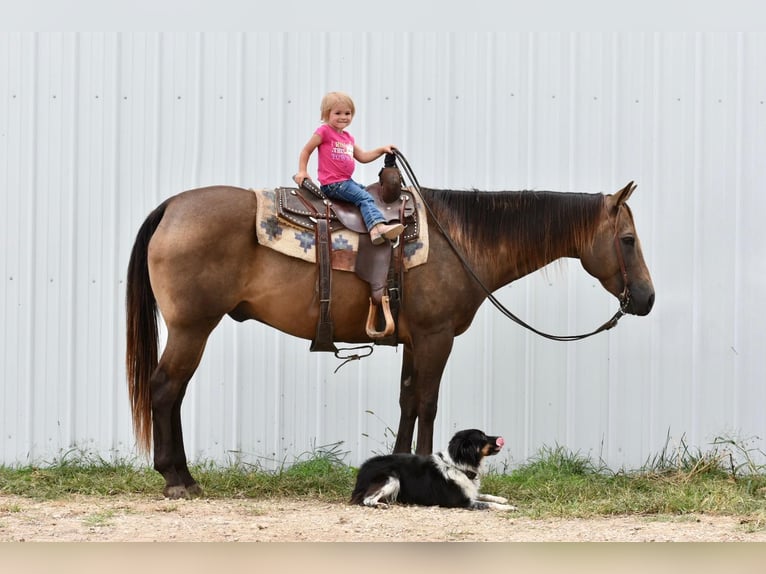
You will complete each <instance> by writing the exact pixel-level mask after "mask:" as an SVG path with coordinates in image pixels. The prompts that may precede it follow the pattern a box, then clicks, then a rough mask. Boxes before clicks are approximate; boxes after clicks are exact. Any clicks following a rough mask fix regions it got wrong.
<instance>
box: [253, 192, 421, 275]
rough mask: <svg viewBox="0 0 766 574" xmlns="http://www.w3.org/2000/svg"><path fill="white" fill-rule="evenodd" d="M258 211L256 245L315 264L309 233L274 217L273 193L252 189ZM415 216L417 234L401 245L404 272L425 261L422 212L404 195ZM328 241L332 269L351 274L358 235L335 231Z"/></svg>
mask: <svg viewBox="0 0 766 574" xmlns="http://www.w3.org/2000/svg"><path fill="white" fill-rule="evenodd" d="M251 191H252V192H253V193H255V195H256V199H257V203H258V208H257V212H256V234H257V238H258V243H260V244H261V245H263V246H265V247H269V248H271V249H274V250H275V251H278V252H280V253H283V254H284V255H288V256H290V257H297V258H298V259H302V260H304V261H309V262H312V263H315V262H316V237H315V233H314V232H313V231H310V230H308V229H298V228H297V227H294V226H292V225H289V224H288V223H287V222H286V221H285V220H283V219H281V218H279V217H278V216H277V199H276V192H275V191H274V190H273V189H253V190H251ZM407 193H408V194H409V195H410V197H411V198H412V200H413V201H415V208H416V209H417V212H418V219H419V222H420V233H419V235H418V237H417V238H416V239H415V240H413V241H410V242H407V243H405V244H404V257H403V260H404V268H405V269H411V268H412V267H416V266H418V265H422V264H423V263H425V262H426V261H427V259H428V223H427V220H426V213H425V208H424V206H423V202H422V201H421V199H420V197H419V196H418V195H417V194H415V193H412V191H411V190H409V191H408V192H407ZM330 237H331V240H332V268H333V269H336V270H338V271H354V268H355V263H356V254H357V252H358V250H359V234H358V233H356V232H354V231H351V230H349V229H339V230H338V231H334V232H333V233H331V235H330Z"/></svg>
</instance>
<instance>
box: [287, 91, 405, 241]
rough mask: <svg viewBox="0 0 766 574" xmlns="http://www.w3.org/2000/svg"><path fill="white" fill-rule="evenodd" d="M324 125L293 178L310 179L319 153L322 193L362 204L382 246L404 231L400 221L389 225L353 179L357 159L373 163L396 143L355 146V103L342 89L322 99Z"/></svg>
mask: <svg viewBox="0 0 766 574" xmlns="http://www.w3.org/2000/svg"><path fill="white" fill-rule="evenodd" d="M321 110H322V125H320V126H319V127H318V128H317V129H316V131H315V132H314V134H313V135H312V136H311V138H310V139H309V141H308V142H307V143H306V145H305V146H303V149H302V150H301V154H300V156H299V158H298V173H296V174H295V175H294V176H293V180H294V181H295V183H297V184H298V185H301V183H303V180H304V179H307V178H308V179H309V180H310V179H311V178H309V174H308V172H307V171H306V170H307V169H308V162H309V157H310V156H311V154H312V153H313V152H314V150H315V149H317V150H319V152H318V156H317V159H318V165H317V175H318V177H319V183H320V184H321V190H322V192H323V193H324V194H325V195H326V196H327V197H329V198H331V199H343V200H346V201H350V202H352V203H353V204H354V205H356V206H358V207H359V210H360V211H361V212H362V217H363V218H364V223H365V225H366V226H367V229H368V230H369V232H370V240H371V241H372V243H373V244H374V245H380V244H381V243H383V242H384V241H385V240H386V239H395V238H397V237H398V236H399V235H401V233H402V231H404V226H403V225H402V224H401V223H394V224H390V225H389V224H387V223H386V219H385V217H383V214H382V213H381V211H380V210H379V209H378V207H377V205H375V200H373V198H372V196H371V195H370V194H369V193H368V192H367V190H366V189H365V188H364V187H363V186H362V185H360V184H358V183H357V182H355V181H354V180H353V179H351V176H352V175H353V174H354V167H355V165H356V164H355V162H354V160H356V161H358V162H360V163H370V162H371V161H375V160H376V159H378V158H379V157H380V156H382V155H383V154H384V153H392V149H393V146H390V145H388V146H383V147H379V148H375V149H374V150H371V151H365V150H363V149H362V148H360V147H359V146H358V145H356V143H355V141H354V136H352V135H351V134H350V133H348V132H347V131H346V128H347V127H348V126H349V125H350V124H351V120H353V119H354V113H355V111H356V110H355V108H354V102H353V100H352V99H351V97H349V96H348V95H347V94H344V93H343V92H330V93H328V94H327V95H325V97H324V98H322V106H321Z"/></svg>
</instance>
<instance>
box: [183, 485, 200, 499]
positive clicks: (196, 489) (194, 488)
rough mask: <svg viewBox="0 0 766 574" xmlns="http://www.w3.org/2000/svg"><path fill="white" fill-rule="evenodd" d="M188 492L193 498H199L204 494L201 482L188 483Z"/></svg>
mask: <svg viewBox="0 0 766 574" xmlns="http://www.w3.org/2000/svg"><path fill="white" fill-rule="evenodd" d="M186 492H188V493H189V496H190V497H191V498H197V497H199V496H202V494H203V490H202V487H201V486H200V485H199V484H197V483H196V482H194V483H192V484H187V485H186Z"/></svg>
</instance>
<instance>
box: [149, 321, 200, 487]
mask: <svg viewBox="0 0 766 574" xmlns="http://www.w3.org/2000/svg"><path fill="white" fill-rule="evenodd" d="M214 326H215V325H212V326H210V328H209V329H203V330H201V332H199V331H198V332H194V331H183V332H176V331H171V332H170V333H169V335H168V344H167V347H166V348H165V351H164V352H163V354H162V357H161V358H160V361H159V364H158V365H157V369H156V370H155V371H154V374H153V375H152V380H151V393H152V423H153V439H154V468H155V470H157V472H159V473H160V474H162V476H163V477H164V478H165V489H164V490H163V494H165V496H167V497H168V498H189V497H191V496H197V495H199V494H201V493H202V489H201V488H200V486H199V485H198V484H197V481H195V480H194V478H193V477H192V475H191V473H190V472H189V467H188V466H187V463H186V451H185V449H184V439H183V430H182V427H181V403H182V402H183V399H184V395H185V394H186V387H187V385H188V384H189V379H191V377H192V375H193V374H194V371H195V370H196V369H197V366H198V365H199V362H200V360H201V358H202V351H203V350H204V348H205V343H206V341H207V337H208V335H209V334H210V331H211V330H212V328H213V327H214Z"/></svg>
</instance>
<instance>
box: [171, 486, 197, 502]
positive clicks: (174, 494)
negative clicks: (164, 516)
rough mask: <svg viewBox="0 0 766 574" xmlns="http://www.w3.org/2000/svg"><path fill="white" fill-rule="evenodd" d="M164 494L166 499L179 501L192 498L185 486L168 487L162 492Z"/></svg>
mask: <svg viewBox="0 0 766 574" xmlns="http://www.w3.org/2000/svg"><path fill="white" fill-rule="evenodd" d="M198 488H199V487H198ZM200 490H201V489H200ZM162 494H164V495H165V498H171V499H173V500H178V499H180V498H191V493H190V492H189V490H188V489H187V488H186V487H185V486H183V485H181V486H166V487H165V489H164V490H163V491H162Z"/></svg>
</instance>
